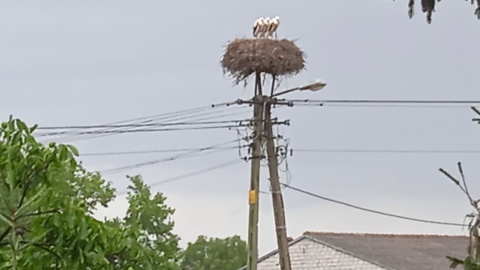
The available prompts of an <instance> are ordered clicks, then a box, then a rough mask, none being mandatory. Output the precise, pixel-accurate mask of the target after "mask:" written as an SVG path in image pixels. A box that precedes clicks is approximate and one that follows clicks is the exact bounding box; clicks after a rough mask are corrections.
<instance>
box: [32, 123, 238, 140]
mask: <svg viewBox="0 0 480 270" xmlns="http://www.w3.org/2000/svg"><path fill="white" fill-rule="evenodd" d="M244 126H246V125H244V124H238V125H219V126H204V127H180V128H150V129H126V130H103V131H102V130H95V131H80V132H73V133H72V134H74V135H97V134H124V133H143V132H161V131H162V132H164V131H182V130H207V129H231V128H237V127H244ZM58 134H60V132H53V133H46V134H39V135H38V136H39V137H44V136H52V135H58Z"/></svg>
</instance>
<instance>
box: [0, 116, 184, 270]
mask: <svg viewBox="0 0 480 270" xmlns="http://www.w3.org/2000/svg"><path fill="white" fill-rule="evenodd" d="M35 129H36V126H34V127H27V125H26V124H25V123H24V122H22V121H20V120H19V119H12V117H10V119H9V121H8V122H5V123H2V124H1V127H0V269H14V270H15V269H31V270H35V269H129V270H133V269H166V270H169V269H177V268H178V267H177V265H178V263H177V261H178V251H179V249H178V237H177V236H176V235H174V234H173V233H172V228H173V222H171V220H170V217H171V215H172V214H173V212H174V211H173V209H171V208H169V207H167V206H166V205H165V200H166V198H165V197H164V196H163V195H162V194H156V195H153V196H152V194H151V193H150V190H149V188H148V187H147V186H146V185H145V184H144V183H143V182H142V179H141V178H140V177H139V176H135V177H130V181H131V186H129V193H128V196H127V199H128V201H129V209H128V212H127V215H126V217H125V218H123V219H118V218H117V219H114V220H106V221H99V220H96V219H94V218H93V217H92V214H93V211H94V210H95V208H96V207H98V206H104V207H106V206H107V205H108V203H109V202H110V201H112V200H113V199H114V197H115V195H114V194H115V190H114V189H113V188H112V187H111V185H110V184H109V183H107V182H106V181H105V180H103V179H102V178H101V176H100V175H99V174H98V173H91V172H87V171H86V170H85V169H84V168H83V167H82V166H81V164H80V163H78V162H77V161H76V156H78V151H77V149H75V148H74V147H73V146H69V145H62V144H60V145H56V144H55V143H50V144H49V145H48V146H45V145H43V144H41V143H39V142H37V141H36V140H35V138H34V136H33V135H32V133H33V132H34V130H35Z"/></svg>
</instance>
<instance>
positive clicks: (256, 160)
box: [247, 73, 264, 270]
mask: <svg viewBox="0 0 480 270" xmlns="http://www.w3.org/2000/svg"><path fill="white" fill-rule="evenodd" d="M260 79H261V78H260V74H259V73H257V74H256V76H255V96H254V98H253V134H252V136H253V142H252V144H251V147H252V156H251V160H252V165H251V175H250V191H249V198H248V199H249V200H248V201H249V202H248V203H249V205H250V209H249V216H248V259H247V270H257V261H258V212H259V191H260V161H261V160H262V152H261V147H262V139H263V122H264V119H263V115H264V97H263V96H262V86H261V84H260Z"/></svg>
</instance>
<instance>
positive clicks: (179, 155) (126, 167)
mask: <svg viewBox="0 0 480 270" xmlns="http://www.w3.org/2000/svg"><path fill="white" fill-rule="evenodd" d="M240 140H242V139H236V140H233V141H228V142H225V143H220V144H216V145H212V146H208V147H203V148H199V149H196V150H193V151H189V152H186V153H181V154H177V155H174V156H171V157H168V158H162V159H156V160H151V161H147V162H141V163H136V164H133V165H127V166H121V167H117V168H111V169H107V170H103V171H101V173H102V174H109V173H118V172H121V171H125V170H130V169H135V168H139V167H145V166H150V165H154V164H158V163H161V162H167V161H173V160H177V159H180V158H184V157H192V156H196V155H198V154H199V153H201V152H204V151H207V150H213V149H215V148H217V147H220V146H224V145H227V144H231V143H235V142H239V141H240ZM220 151H225V149H222V150H216V151H212V152H209V153H215V152H220Z"/></svg>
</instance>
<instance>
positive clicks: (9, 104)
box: [0, 0, 480, 254]
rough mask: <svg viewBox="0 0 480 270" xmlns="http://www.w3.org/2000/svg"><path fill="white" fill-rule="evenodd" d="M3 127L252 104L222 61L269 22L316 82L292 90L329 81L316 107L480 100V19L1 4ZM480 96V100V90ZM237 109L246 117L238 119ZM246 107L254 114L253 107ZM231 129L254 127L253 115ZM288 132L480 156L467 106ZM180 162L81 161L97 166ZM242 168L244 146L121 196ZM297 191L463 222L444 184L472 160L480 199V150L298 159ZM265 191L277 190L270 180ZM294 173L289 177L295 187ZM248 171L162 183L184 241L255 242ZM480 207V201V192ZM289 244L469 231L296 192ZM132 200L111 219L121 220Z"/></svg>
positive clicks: (305, 138) (296, 142)
mask: <svg viewBox="0 0 480 270" xmlns="http://www.w3.org/2000/svg"><path fill="white" fill-rule="evenodd" d="M0 3H1V8H0V34H1V35H0V91H1V93H2V96H1V101H2V102H1V104H2V105H1V106H0V116H1V117H2V119H7V117H8V115H9V114H13V115H14V116H15V117H20V118H21V119H23V120H25V121H27V122H28V123H29V124H34V123H38V124H40V125H44V126H47V125H51V126H58V125H85V124H103V123H108V122H113V121H120V120H125V119H129V118H135V117H142V116H149V115H154V114H159V113H167V112H174V111H178V110H182V109H189V108H195V107H199V106H204V105H209V104H212V103H218V102H224V101H233V100H235V99H237V98H239V97H240V98H249V97H250V95H251V94H252V91H251V87H247V88H245V89H244V88H243V87H242V86H236V87H232V81H231V80H230V79H229V78H227V77H225V76H223V74H222V71H221V68H220V66H219V61H220V58H221V56H222V53H223V49H224V46H225V45H226V44H227V42H228V40H231V39H233V38H236V37H243V36H247V35H250V32H251V25H252V23H253V21H254V19H256V18H257V17H259V16H275V15H279V16H280V19H281V26H280V28H279V37H285V38H290V39H298V41H297V44H298V45H299V46H301V48H302V49H303V50H304V51H305V52H306V54H307V56H308V58H307V62H308V63H307V70H306V71H305V72H303V73H301V74H300V75H299V76H297V77H295V78H291V79H288V80H285V81H283V82H282V88H288V87H292V86H297V85H299V84H301V83H304V82H307V81H310V80H312V79H315V78H322V79H324V80H326V81H327V82H328V87H327V88H325V90H324V91H322V92H319V93H316V94H313V93H295V94H292V95H290V96H289V98H312V99H429V100H435V99H448V100H462V99H469V100H480V95H479V91H478V89H479V88H480V85H479V82H478V73H477V72H478V65H477V62H478V59H480V51H479V50H478V44H479V43H480V36H479V35H477V33H478V27H479V22H478V21H477V19H476V18H475V17H474V16H473V9H472V6H470V5H469V4H467V3H466V2H453V1H450V2H443V1H442V2H441V3H440V4H439V5H438V7H437V12H436V13H434V21H433V24H432V25H427V24H426V23H425V18H424V16H423V14H421V12H420V10H418V9H417V14H416V16H415V17H414V19H412V20H409V19H408V17H407V14H406V12H407V5H406V3H404V1H395V2H393V1H385V0H384V1H374V0H370V1H357V0H348V1H335V0H325V1H251V0H245V1H242V2H241V3H240V2H232V1H208V2H207V1H169V2H168V3H167V2H161V1H112V0H105V1H92V0H82V1H62V2H58V1H32V0H31V1H3V0H2V1H0ZM474 89H477V90H474ZM232 109H233V108H232ZM240 111H242V110H240ZM242 112H244V113H243V114H241V115H236V116H232V117H230V119H241V118H249V117H250V115H251V113H250V111H249V109H245V110H243V111H242ZM275 113H276V115H277V116H278V117H280V118H283V119H285V118H287V119H290V120H291V123H292V125H291V126H290V127H284V128H282V129H283V131H284V132H283V133H284V135H285V136H286V137H288V138H290V145H291V147H293V148H294V149H295V148H307V147H312V148H329V149H425V150H442V149H447V150H448V149H450V150H462V149H466V150H467V149H474V150H480V140H478V138H479V135H480V127H479V126H478V125H475V124H474V123H473V122H472V121H471V118H472V117H473V113H472V112H471V110H469V109H468V108H427V109H425V108H384V107H367V108H365V107H324V108H312V107H294V108H281V109H278V110H277V111H276V112H275ZM236 136H237V135H236V133H235V132H234V131H227V130H208V131H181V132H163V133H156V134H129V135H116V136H109V137H104V138H101V139H91V140H84V141H78V142H73V143H74V144H75V145H76V146H77V147H78V148H79V150H80V151H81V153H82V152H111V151H125V150H149V149H165V148H189V147H203V146H209V145H212V144H216V143H218V142H224V141H229V140H233V139H236V138H237V137H236ZM167 156H169V154H155V155H153V154H152V155H138V156H121V157H120V156H103V157H82V160H83V161H84V163H85V166H86V167H87V168H88V169H91V170H103V169H107V168H112V167H119V166H122V165H128V164H134V163H138V162H143V161H149V160H153V159H158V158H162V157H167ZM236 157H238V155H237V153H236V151H235V150H232V151H227V152H222V153H218V154H212V155H208V156H201V157H198V158H191V159H182V160H178V161H173V162H168V163H161V164H158V165H154V166H150V167H142V168H138V169H135V170H132V171H128V172H124V173H119V174H114V175H107V176H106V179H107V180H110V181H112V182H113V183H114V184H115V186H116V187H117V188H118V189H119V190H120V191H121V190H124V188H125V187H126V180H125V177H124V175H125V174H130V175H133V174H137V173H141V174H142V175H143V177H144V180H145V181H146V182H147V183H153V182H155V181H161V180H163V179H166V178H169V177H174V176H178V175H181V174H184V173H189V172H192V171H195V170H200V169H203V168H205V167H209V166H213V165H216V164H219V163H222V162H225V161H228V160H231V159H235V158H236ZM288 161H289V166H290V170H291V173H292V182H291V183H292V185H294V186H298V187H300V188H304V189H308V190H311V191H312V192H315V193H319V194H322V195H325V196H330V197H333V198H336V199H340V200H346V201H349V202H351V203H355V204H359V205H362V206H365V207H371V208H375V209H379V210H383V211H387V212H393V213H397V214H404V215H409V216H414V217H419V218H428V219H435V220H445V221H452V222H462V221H463V216H464V214H466V213H467V212H468V211H469V208H468V205H467V201H466V200H465V198H464V197H463V196H462V194H461V193H460V192H459V191H458V190H457V189H456V188H455V187H454V186H453V184H452V183H450V182H449V181H448V180H446V179H445V178H444V177H443V176H442V175H441V174H440V173H439V172H438V168H439V167H446V168H449V169H451V170H452V171H454V169H455V168H456V166H455V165H456V162H457V161H463V162H464V165H465V170H466V173H467V176H468V178H469V180H470V183H471V189H472V190H473V191H478V189H479V188H480V184H479V182H478V181H476V180H477V179H479V178H480V170H479V169H478V168H479V167H478V162H479V161H480V155H479V154H364V153H353V154H351V153H303V152H302V153H301V152H296V153H295V154H294V156H292V157H290V158H289V160H288ZM264 176H265V177H263V178H262V182H263V184H262V187H263V189H264V190H267V189H268V187H267V184H266V181H267V180H266V175H264ZM282 176H284V175H282ZM248 177H249V165H248V164H247V163H241V162H239V163H238V165H235V166H232V167H228V168H225V169H222V170H218V171H213V172H210V173H207V174H203V175H199V176H197V177H194V178H188V179H184V180H182V181H177V182H172V183H169V184H165V185H161V186H158V187H154V190H155V191H161V192H164V193H165V195H166V196H167V197H168V203H169V204H170V205H171V206H173V207H175V208H176V209H177V212H176V214H175V221H176V228H175V231H176V233H178V234H179V235H180V236H181V237H182V239H183V241H182V244H185V243H186V242H187V241H192V240H194V239H195V238H196V236H197V235H199V234H206V235H209V236H218V237H225V236H230V235H233V234H240V235H242V237H243V238H245V236H246V230H247V216H248V212H247V207H248V205H247V193H248V192H247V190H248V185H249V179H248ZM475 194H476V195H479V196H480V192H475ZM261 203H262V210H261V214H260V215H261V223H260V251H261V253H262V254H263V253H265V252H267V251H270V250H271V249H273V248H275V245H276V242H275V231H274V226H273V215H272V209H271V200H270V197H269V196H268V195H263V196H262V198H261ZM285 205H286V209H287V227H288V232H289V235H291V236H293V237H297V236H299V235H300V234H301V233H302V232H303V231H307V230H312V231H336V232H339V231H348V232H389V233H440V234H444V233H448V234H459V233H464V231H462V230H461V229H459V228H455V227H446V226H437V225H428V224H419V223H414V222H409V221H401V220H400V221H399V220H396V219H392V218H387V217H381V216H376V215H373V214H369V213H363V212H358V211H357V210H350V209H348V208H345V207H343V206H337V205H332V204H330V203H327V202H323V201H320V200H318V199H315V198H311V197H306V196H305V195H302V194H297V193H295V192H293V191H289V190H287V191H285ZM124 211H125V202H124V200H123V197H120V198H119V199H118V200H117V201H116V202H115V203H114V204H112V207H111V208H109V209H107V210H104V209H102V210H101V211H100V212H99V216H102V215H108V216H114V215H121V214H123V213H124Z"/></svg>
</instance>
